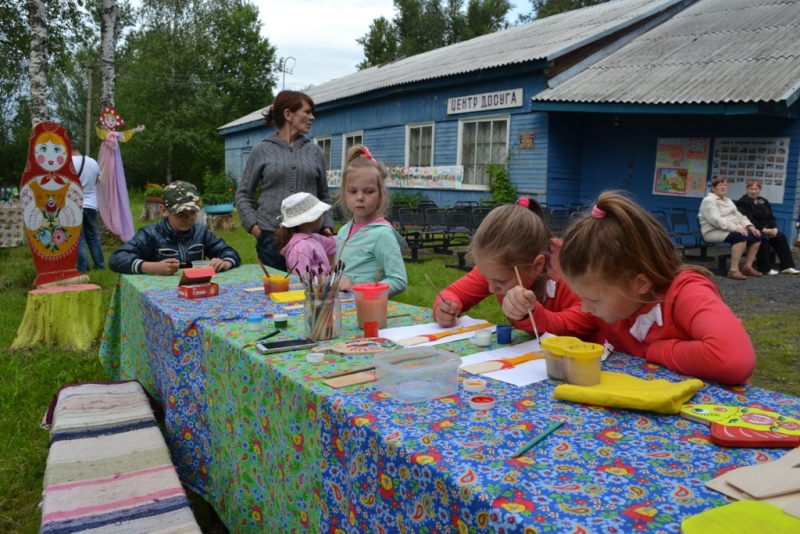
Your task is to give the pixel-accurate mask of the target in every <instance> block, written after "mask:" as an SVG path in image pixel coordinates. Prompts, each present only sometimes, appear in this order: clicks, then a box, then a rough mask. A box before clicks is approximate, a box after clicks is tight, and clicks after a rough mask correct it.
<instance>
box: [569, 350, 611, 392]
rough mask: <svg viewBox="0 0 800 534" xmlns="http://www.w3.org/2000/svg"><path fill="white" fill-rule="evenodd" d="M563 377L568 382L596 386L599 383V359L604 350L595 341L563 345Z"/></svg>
mask: <svg viewBox="0 0 800 534" xmlns="http://www.w3.org/2000/svg"><path fill="white" fill-rule="evenodd" d="M562 350H563V352H564V377H565V378H566V379H567V383H568V384H574V385H576V386H596V385H597V384H599V383H600V361H601V359H602V357H603V353H604V352H605V347H603V345H598V344H597V343H577V344H574V345H567V346H565V347H563V349H562Z"/></svg>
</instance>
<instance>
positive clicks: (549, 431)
mask: <svg viewBox="0 0 800 534" xmlns="http://www.w3.org/2000/svg"><path fill="white" fill-rule="evenodd" d="M563 424H564V420H561V421H556V422H555V423H553V424H551V425H550V426H548V427H547V428H545V429H544V431H542V433H541V434H539V435H538V436H536V437H535V438H533V439H532V440H530V441H529V442H528V443H526V444H524V445H522V446H521V447H520V448H519V449H517V451H516V452H515V453H514V455H513V456H512V458H518V457H519V456H522V455H523V454H525V453H526V452H528V451H529V450H531V449H532V448H533V447H534V446H535V445H536V444H537V443H539V442H540V441H542V440H544V439H545V438H546V437H547V436H549V435H550V434H552V433H553V432H555V431H556V430H558V429H559V428H560V427H561V425H563Z"/></svg>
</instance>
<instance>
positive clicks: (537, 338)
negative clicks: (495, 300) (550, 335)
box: [514, 265, 542, 347]
mask: <svg viewBox="0 0 800 534" xmlns="http://www.w3.org/2000/svg"><path fill="white" fill-rule="evenodd" d="M514 272H515V273H517V282H519V287H521V288H522V289H525V286H523V285H522V277H520V275H519V269H517V266H516V265H515V266H514ZM528 317H530V318H531V324H532V325H533V333H534V334H536V342H537V343H539V346H540V347H541V346H542V340H541V339H539V330H537V329H536V321H534V320H533V312H532V311H531V310H530V308H528Z"/></svg>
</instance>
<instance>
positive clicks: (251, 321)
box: [247, 314, 264, 332]
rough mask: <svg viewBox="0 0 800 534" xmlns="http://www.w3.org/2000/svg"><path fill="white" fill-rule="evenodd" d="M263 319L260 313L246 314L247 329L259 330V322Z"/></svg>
mask: <svg viewBox="0 0 800 534" xmlns="http://www.w3.org/2000/svg"><path fill="white" fill-rule="evenodd" d="M263 321H264V318H263V317H262V316H260V315H257V314H253V315H248V316H247V328H248V330H254V331H256V332H257V331H259V330H261V323H262V322H263Z"/></svg>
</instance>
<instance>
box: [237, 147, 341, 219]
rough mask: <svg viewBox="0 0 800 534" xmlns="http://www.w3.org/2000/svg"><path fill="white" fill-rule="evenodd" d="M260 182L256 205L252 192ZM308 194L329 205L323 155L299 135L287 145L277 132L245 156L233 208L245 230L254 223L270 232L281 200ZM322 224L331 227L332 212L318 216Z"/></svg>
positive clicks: (279, 208) (277, 214)
mask: <svg viewBox="0 0 800 534" xmlns="http://www.w3.org/2000/svg"><path fill="white" fill-rule="evenodd" d="M259 183H260V184H261V194H260V195H259V197H258V204H256V199H255V191H256V188H257V187H258V185H259ZM301 192H305V193H311V194H312V195H314V196H315V197H317V198H318V199H320V200H321V201H322V202H325V203H326V204H331V193H330V191H328V180H327V176H326V173H325V156H324V155H323V153H322V150H321V149H320V148H319V147H318V146H317V144H316V143H314V142H313V141H311V139H309V138H308V137H306V136H305V135H303V134H300V135H298V136H297V139H296V140H295V142H294V145H293V146H289V143H287V142H286V141H285V140H284V139H283V138H281V137H280V136H279V135H278V133H277V132H273V133H271V134H269V135H268V136H267V137H266V138H265V139H264V140H263V141H261V142H260V143H259V144H258V145H256V146H255V147H254V148H253V151H252V152H250V156H249V157H248V158H247V164H246V165H245V167H244V173H242V180H241V182H239V188H238V189H237V191H236V209H237V210H238V211H239V217H240V218H241V220H242V226H244V229H245V230H246V231H247V232H250V229H251V228H253V226H255V225H256V224H257V225H258V227H259V228H261V230H262V231H264V232H267V233H268V234H270V235H272V234H274V233H275V230H277V229H278V225H279V224H280V221H279V220H278V216H279V215H280V214H281V202H282V201H283V199H284V198H286V197H288V196H289V195H293V194H294V193H301ZM322 227H323V228H330V229H331V230H333V214H332V213H331V212H330V210H328V211H327V212H326V213H325V214H324V215H323V216H322Z"/></svg>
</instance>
